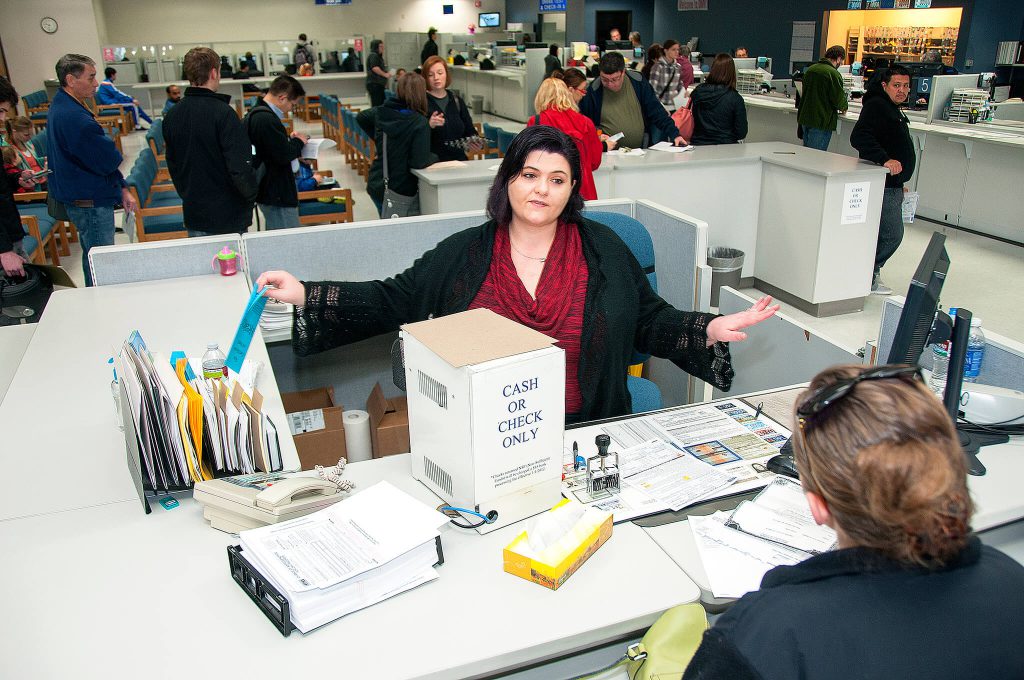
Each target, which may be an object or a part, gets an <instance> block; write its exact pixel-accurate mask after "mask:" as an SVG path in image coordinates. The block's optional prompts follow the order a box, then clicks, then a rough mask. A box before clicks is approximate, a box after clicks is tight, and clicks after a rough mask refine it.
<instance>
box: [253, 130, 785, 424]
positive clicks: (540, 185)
mask: <svg viewBox="0 0 1024 680" xmlns="http://www.w3.org/2000/svg"><path fill="white" fill-rule="evenodd" d="M580 175H581V169H580V156H579V152H578V151H577V149H576V145H575V144H574V143H573V141H572V140H571V139H569V137H568V136H566V135H565V134H564V133H563V132H560V131H559V130H556V129H555V128H552V127H549V126H547V125H538V126H535V127H528V128H526V129H525V130H523V131H522V132H520V133H519V134H518V135H516V137H515V139H514V140H513V141H512V143H511V144H510V145H509V148H508V151H507V152H506V154H505V158H504V159H503V160H502V162H501V166H500V167H499V168H498V173H497V176H496V177H495V178H494V183H493V184H492V185H491V191H490V195H489V196H488V199H487V213H488V215H489V216H490V218H491V219H490V220H489V221H488V222H486V223H484V224H482V225H480V226H478V227H473V228H470V229H466V230H465V231H461V232H459V233H457V234H454V235H453V236H450V237H448V238H446V239H445V240H443V241H441V242H440V243H439V244H438V245H437V246H436V247H435V248H433V249H432V250H430V251H428V252H426V253H425V254H424V255H423V256H422V257H421V258H420V259H418V260H417V261H416V262H415V263H414V264H413V265H412V267H410V268H409V269H407V270H406V271H404V272H402V273H401V274H399V275H397V276H395V277H394V278H391V279H387V280H384V281H368V282H362V283H343V282H333V281H323V282H300V281H298V280H297V279H296V278H295V277H294V276H292V275H291V274H288V273H287V272H281V271H272V272H267V273H265V274H263V275H262V276H260V278H259V280H258V281H257V284H258V285H259V286H261V287H262V286H264V285H267V284H270V285H273V286H274V289H273V290H271V291H270V294H271V295H273V297H274V298H275V299H277V300H281V301H283V302H289V303H291V304H294V305H295V329H294V332H293V334H292V336H293V347H294V348H295V352H296V354H299V355H300V356H305V355H308V354H315V353H317V352H322V351H324V350H327V349H331V348H332V347H337V346H339V345H344V344H347V343H350V342H356V341H358V340H362V339H364V338H368V337H371V336H374V335H379V334H381V333H387V332H391V331H395V330H397V329H398V327H399V326H400V325H402V324H404V323H409V322H412V321H421V320H424V319H427V318H430V317H437V316H444V315H446V314H454V313H456V312H462V311H465V310H467V309H473V308H479V307H483V308H487V309H490V310H492V311H494V312H496V313H497V314H500V315H501V316H504V317H506V318H509V319H512V320H514V321H517V322H519V323H521V324H523V325H525V326H529V327H530V328H533V329H535V330H538V331H540V332H542V333H546V334H548V335H550V336H552V337H554V338H556V339H557V341H558V345H559V346H560V347H562V348H563V349H564V350H565V353H566V371H565V382H566V390H565V399H566V414H567V415H566V418H567V420H568V421H579V420H592V419H595V418H607V417H611V416H617V415H624V414H627V413H629V412H630V396H629V392H628V391H627V389H626V369H627V365H628V364H629V359H630V356H631V355H632V353H633V348H634V347H636V349H637V350H639V351H641V352H645V353H650V354H653V355H655V356H659V357H665V358H668V359H671V360H672V361H673V362H675V363H676V364H677V365H678V366H680V367H681V368H683V369H684V370H686V371H688V372H690V373H692V374H693V375H696V376H698V377H700V378H701V379H702V380H705V381H707V382H710V383H712V384H714V385H718V386H719V387H722V388H724V389H728V386H729V384H730V383H731V382H732V376H733V371H732V364H731V360H730V356H729V348H728V345H727V344H726V343H728V342H730V341H737V340H742V339H744V338H745V337H746V334H745V333H743V332H742V331H741V329H743V328H746V327H747V326H750V325H753V324H755V323H758V322H759V321H762V320H764V319H766V318H768V317H769V316H771V315H772V314H774V313H775V311H776V310H777V309H778V307H777V306H772V307H769V303H770V302H771V298H762V299H761V300H760V301H758V302H757V303H756V304H755V305H754V306H753V307H752V308H751V309H749V310H747V311H744V312H739V313H737V314H731V315H729V316H715V315H712V314H701V313H696V312H683V311H679V310H677V309H674V308H673V307H672V306H671V305H669V304H668V303H667V302H665V301H664V300H662V299H661V298H660V297H658V295H657V294H656V293H655V292H654V291H653V290H651V286H650V283H648V281H647V275H646V274H645V273H644V271H643V270H642V269H641V268H640V265H639V264H638V263H637V261H636V258H635V257H634V256H633V254H632V252H630V250H629V248H628V247H627V246H626V244H624V243H623V242H622V240H621V239H620V238H619V237H618V236H617V235H616V234H615V232H613V231H612V230H611V229H609V228H608V227H606V226H604V225H603V224H600V223H597V222H592V221H591V220H588V219H586V218H584V217H583V215H582V214H581V211H582V209H583V199H582V198H581V197H580V193H579V190H580Z"/></svg>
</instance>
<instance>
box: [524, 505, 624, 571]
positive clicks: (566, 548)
mask: <svg viewBox="0 0 1024 680" xmlns="http://www.w3.org/2000/svg"><path fill="white" fill-rule="evenodd" d="M570 502H572V501H570V500H569V499H567V498H563V499H562V500H561V501H560V502H559V503H558V504H557V505H555V506H554V507H553V508H551V510H549V511H548V512H555V511H556V510H558V509H559V508H561V507H563V506H564V505H566V504H567V503H570ZM611 535H612V514H611V513H610V512H604V511H600V510H597V509H596V508H590V509H588V510H587V511H586V513H585V514H584V515H583V517H581V518H580V519H579V520H578V521H577V522H576V524H575V525H574V526H573V527H572V529H571V530H570V531H569V532H567V533H566V534H565V535H563V536H562V538H561V539H560V540H558V541H557V542H555V543H554V544H552V545H550V546H548V547H547V548H545V549H544V550H542V551H541V552H540V553H539V554H538V555H536V556H534V555H533V551H532V550H531V548H530V545H529V538H528V537H527V532H526V531H523V532H522V533H520V534H519V535H518V536H516V538H515V539H514V540H513V541H512V542H511V543H509V544H508V545H507V546H505V550H504V562H505V571H507V572H508V573H510V574H514V575H516V576H519V577H521V578H525V579H526V580H527V581H533V582H534V583H539V584H540V585H542V586H544V587H546V588H550V589H552V590H558V587H559V586H561V585H562V584H563V583H565V582H566V581H568V580H569V577H570V576H572V575H573V574H575V573H576V570H577V569H579V568H580V566H582V565H583V563H584V562H586V561H587V560H588V559H589V558H590V556H591V555H593V554H594V553H595V552H597V549H598V548H600V547H601V546H602V545H604V542H605V541H607V540H608V539H609V538H611Z"/></svg>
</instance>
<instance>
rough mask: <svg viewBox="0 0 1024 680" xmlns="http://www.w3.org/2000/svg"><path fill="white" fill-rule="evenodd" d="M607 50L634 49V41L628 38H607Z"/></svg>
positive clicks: (605, 44)
mask: <svg viewBox="0 0 1024 680" xmlns="http://www.w3.org/2000/svg"><path fill="white" fill-rule="evenodd" d="M604 48H605V50H631V49H633V43H631V42H629V41H628V40H605V41H604Z"/></svg>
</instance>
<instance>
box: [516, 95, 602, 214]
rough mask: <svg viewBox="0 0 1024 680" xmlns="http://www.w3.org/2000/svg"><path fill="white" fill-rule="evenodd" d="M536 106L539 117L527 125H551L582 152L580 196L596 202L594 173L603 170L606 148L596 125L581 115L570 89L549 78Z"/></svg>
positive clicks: (527, 122)
mask: <svg viewBox="0 0 1024 680" xmlns="http://www.w3.org/2000/svg"><path fill="white" fill-rule="evenodd" d="M533 106H534V108H535V109H536V111H537V115H535V116H531V117H530V119H529V120H528V121H526V125H527V126H531V125H550V126H551V127H553V128H557V129H559V130H561V131H562V132H564V133H565V134H567V135H569V137H570V138H572V141H573V142H574V143H575V144H576V148H577V149H579V152H580V165H581V171H582V172H581V174H580V196H581V197H582V198H583V200H584V201H592V200H594V199H596V198H597V187H596V186H595V185H594V171H595V170H597V169H598V168H599V167H601V152H602V148H601V140H600V139H599V138H598V136H597V130H596V129H595V128H594V124H593V123H592V122H590V119H589V118H587V117H586V116H584V115H583V114H581V113H580V111H579V108H578V107H577V106H576V102H574V101H573V99H572V96H571V95H570V94H569V88H568V86H567V85H566V84H565V82H564V81H562V80H559V79H558V78H547V79H545V80H544V82H543V83H541V84H540V87H539V88H537V96H536V97H534V99H533Z"/></svg>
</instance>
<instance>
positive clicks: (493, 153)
mask: <svg viewBox="0 0 1024 680" xmlns="http://www.w3.org/2000/svg"><path fill="white" fill-rule="evenodd" d="M499 129H500V128H498V127H496V126H494V125H491V124H490V123H484V124H483V131H484V135H483V136H484V139H486V140H487V146H486V147H485V148H484V150H483V153H484V158H501V157H502V155H503V154H502V153H501V149H499V148H498V130H499Z"/></svg>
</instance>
